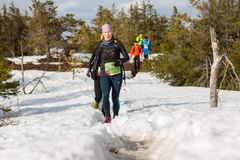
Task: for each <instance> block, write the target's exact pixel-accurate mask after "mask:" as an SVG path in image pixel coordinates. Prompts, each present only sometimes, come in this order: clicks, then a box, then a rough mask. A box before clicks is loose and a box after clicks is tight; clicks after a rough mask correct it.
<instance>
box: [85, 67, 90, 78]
mask: <svg viewBox="0 0 240 160" xmlns="http://www.w3.org/2000/svg"><path fill="white" fill-rule="evenodd" d="M86 75H87V76H88V77H90V76H91V70H90V69H88V70H87V74H86Z"/></svg>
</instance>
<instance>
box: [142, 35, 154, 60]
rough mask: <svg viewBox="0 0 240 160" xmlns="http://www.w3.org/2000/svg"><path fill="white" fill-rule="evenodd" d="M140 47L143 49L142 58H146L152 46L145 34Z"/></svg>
mask: <svg viewBox="0 0 240 160" xmlns="http://www.w3.org/2000/svg"><path fill="white" fill-rule="evenodd" d="M141 46H142V49H143V56H144V59H148V56H149V54H150V52H151V48H152V42H151V40H149V39H148V37H147V36H146V37H145V39H143V40H142V44H141Z"/></svg>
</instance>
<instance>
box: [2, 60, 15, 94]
mask: <svg viewBox="0 0 240 160" xmlns="http://www.w3.org/2000/svg"><path fill="white" fill-rule="evenodd" d="M11 70H12V68H11V67H9V65H7V64H6V62H5V61H4V59H3V57H2V56H0V96H2V97H8V96H10V95H16V94H17V93H18V87H19V82H18V81H13V80H11V78H12V74H11Z"/></svg>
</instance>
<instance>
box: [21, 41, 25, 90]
mask: <svg viewBox="0 0 240 160" xmlns="http://www.w3.org/2000/svg"><path fill="white" fill-rule="evenodd" d="M20 45H21V56H22V57H21V70H22V89H23V93H24V94H27V93H26V91H25V78H24V66H23V39H21V42H20Z"/></svg>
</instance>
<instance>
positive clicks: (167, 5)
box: [0, 0, 197, 23]
mask: <svg viewBox="0 0 240 160" xmlns="http://www.w3.org/2000/svg"><path fill="white" fill-rule="evenodd" d="M137 1H138V2H139V3H141V2H142V0H137ZM145 1H146V2H147V0H145ZM149 1H150V3H151V4H153V5H154V8H155V9H157V12H158V13H159V14H160V15H166V16H170V15H171V14H172V9H173V6H174V5H175V6H176V7H177V8H178V11H179V12H187V13H188V14H189V15H190V16H192V17H197V11H196V10H195V9H194V8H193V7H191V5H190V4H189V2H188V1H189V0H149ZM11 2H14V4H15V6H16V7H17V8H19V9H20V10H21V12H22V13H24V11H25V10H27V11H28V12H29V6H31V2H32V0H0V7H1V8H2V5H3V4H6V5H7V6H8V5H9V4H10V3H11ZM54 2H55V5H56V6H58V9H57V10H58V15H59V16H61V15H65V14H66V13H73V14H74V15H75V17H76V18H81V19H83V20H84V21H86V22H87V23H90V22H91V20H92V19H93V18H94V17H95V14H96V12H97V7H98V6H99V5H102V6H104V7H107V8H109V9H111V6H112V4H113V3H115V5H116V7H117V8H118V9H121V8H123V7H124V8H125V9H128V8H129V6H130V4H131V3H132V2H136V0H54Z"/></svg>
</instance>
